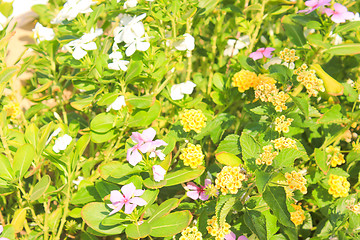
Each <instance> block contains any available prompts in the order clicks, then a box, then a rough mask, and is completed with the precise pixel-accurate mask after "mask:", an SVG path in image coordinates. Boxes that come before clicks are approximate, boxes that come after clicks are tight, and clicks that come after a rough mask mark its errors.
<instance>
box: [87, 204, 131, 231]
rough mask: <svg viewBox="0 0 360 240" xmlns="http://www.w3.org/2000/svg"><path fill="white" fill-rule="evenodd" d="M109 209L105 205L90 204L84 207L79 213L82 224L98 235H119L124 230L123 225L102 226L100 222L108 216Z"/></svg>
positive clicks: (124, 226)
mask: <svg viewBox="0 0 360 240" xmlns="http://www.w3.org/2000/svg"><path fill="white" fill-rule="evenodd" d="M110 212H111V209H110V208H108V207H107V206H106V204H105V203H100V202H92V203H89V204H87V205H85V206H84V207H83V209H82V211H81V215H82V219H83V220H84V222H85V223H86V224H87V225H88V226H89V227H91V228H92V229H94V230H95V231H97V232H99V233H103V234H106V235H116V234H120V233H122V232H123V231H124V229H125V228H126V225H125V224H119V225H113V226H104V225H103V224H102V223H101V222H102V221H103V220H104V219H105V218H106V217H107V216H108V215H109V213H110Z"/></svg>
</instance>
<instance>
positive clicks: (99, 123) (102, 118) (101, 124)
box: [90, 113, 116, 133]
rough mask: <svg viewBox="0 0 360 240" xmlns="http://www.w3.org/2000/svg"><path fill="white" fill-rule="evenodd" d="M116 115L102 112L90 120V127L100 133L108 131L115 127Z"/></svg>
mask: <svg viewBox="0 0 360 240" xmlns="http://www.w3.org/2000/svg"><path fill="white" fill-rule="evenodd" d="M115 119H116V116H115V115H113V114H111V113H100V114H99V115H96V116H95V117H94V118H93V119H92V120H91V122H90V129H91V130H92V131H95V132H98V133H105V132H108V131H109V130H110V129H112V128H113V127H114V122H115Z"/></svg>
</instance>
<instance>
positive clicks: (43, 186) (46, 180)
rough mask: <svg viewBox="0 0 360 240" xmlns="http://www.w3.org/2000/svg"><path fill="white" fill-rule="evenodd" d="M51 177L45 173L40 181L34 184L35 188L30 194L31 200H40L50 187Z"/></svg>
mask: <svg viewBox="0 0 360 240" xmlns="http://www.w3.org/2000/svg"><path fill="white" fill-rule="evenodd" d="M50 182H51V178H50V176H49V175H45V176H44V177H42V178H41V179H40V181H39V182H38V183H37V184H36V185H35V186H34V189H33V191H32V193H31V195H30V201H36V200H38V199H39V198H40V197H41V196H42V195H43V194H44V193H45V192H46V190H47V189H48V188H49V186H50Z"/></svg>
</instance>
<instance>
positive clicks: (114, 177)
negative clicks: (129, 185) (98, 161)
mask: <svg viewBox="0 0 360 240" xmlns="http://www.w3.org/2000/svg"><path fill="white" fill-rule="evenodd" d="M141 171H142V170H141V167H140V166H139V165H136V166H135V167H133V166H131V165H130V164H128V163H121V162H115V161H114V162H108V163H105V164H102V165H100V167H99V172H100V176H101V177H102V178H103V179H104V180H106V181H109V182H113V183H117V184H122V183H125V182H126V181H127V180H128V179H129V178H130V177H131V175H133V174H137V173H140V172H141Z"/></svg>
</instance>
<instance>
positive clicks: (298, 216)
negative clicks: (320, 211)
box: [290, 204, 305, 226]
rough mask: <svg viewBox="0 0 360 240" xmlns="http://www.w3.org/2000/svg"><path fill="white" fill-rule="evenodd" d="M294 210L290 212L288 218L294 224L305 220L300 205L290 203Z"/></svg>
mask: <svg viewBox="0 0 360 240" xmlns="http://www.w3.org/2000/svg"><path fill="white" fill-rule="evenodd" d="M291 206H292V207H293V208H294V209H295V212H290V219H291V221H292V222H293V223H294V224H295V225H296V226H298V225H300V224H302V223H303V222H304V221H305V212H304V210H302V209H301V206H300V205H296V204H291Z"/></svg>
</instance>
